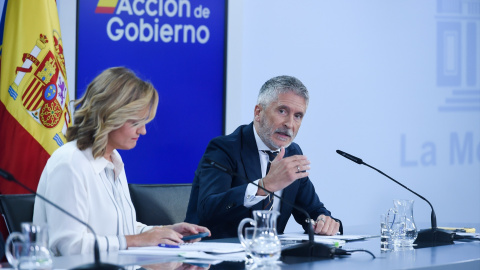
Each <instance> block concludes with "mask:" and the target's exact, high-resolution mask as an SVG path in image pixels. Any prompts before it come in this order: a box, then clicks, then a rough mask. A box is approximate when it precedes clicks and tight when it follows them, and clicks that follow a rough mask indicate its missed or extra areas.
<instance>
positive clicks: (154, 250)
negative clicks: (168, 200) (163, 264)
mask: <svg viewBox="0 0 480 270" xmlns="http://www.w3.org/2000/svg"><path fill="white" fill-rule="evenodd" d="M119 253H121V254H135V255H154V256H155V255H157V256H158V255H170V256H181V257H183V258H187V259H201V260H209V261H210V262H209V263H211V264H215V263H217V262H218V261H243V260H244V259H245V251H244V248H243V246H242V245H241V244H236V243H220V242H195V243H185V244H182V245H179V246H178V247H159V246H150V247H130V248H128V249H127V250H120V251H119Z"/></svg>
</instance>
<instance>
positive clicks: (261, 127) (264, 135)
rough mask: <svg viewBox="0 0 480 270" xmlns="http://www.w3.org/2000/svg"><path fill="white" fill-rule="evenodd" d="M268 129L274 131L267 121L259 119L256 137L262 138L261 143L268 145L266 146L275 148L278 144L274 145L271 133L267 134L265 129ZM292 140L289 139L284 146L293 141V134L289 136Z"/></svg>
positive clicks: (277, 147)
mask: <svg viewBox="0 0 480 270" xmlns="http://www.w3.org/2000/svg"><path fill="white" fill-rule="evenodd" d="M268 130H270V131H273V133H275V131H274V130H273V128H271V127H270V126H269V124H268V123H267V121H266V120H265V119H261V120H260V125H259V129H258V137H260V139H262V141H263V143H264V144H265V145H266V146H268V148H270V149H271V150H277V149H279V148H280V146H278V145H276V144H275V143H274V142H273V140H272V139H270V138H271V135H273V134H269V133H268V132H267V131H268ZM291 138H292V140H291V141H290V143H288V144H287V145H285V146H284V148H287V147H289V146H290V144H292V142H293V139H295V138H294V137H293V135H292V136H291Z"/></svg>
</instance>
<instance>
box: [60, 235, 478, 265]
mask: <svg viewBox="0 0 480 270" xmlns="http://www.w3.org/2000/svg"><path fill="white" fill-rule="evenodd" d="M235 241H238V240H236V239H235V238H230V239H222V240H221V241H219V242H235ZM343 248H344V249H347V250H351V249H367V250H369V251H370V252H372V253H373V254H374V255H375V256H376V259H373V257H372V256H371V255H370V254H368V253H366V252H355V253H353V254H352V255H350V256H342V257H335V258H333V259H320V260H314V261H306V260H305V259H303V258H300V259H298V260H296V261H294V262H293V263H291V262H289V263H281V264H279V265H277V266H275V267H272V268H269V269H296V270H302V269H382V270H385V269H438V270H444V269H445V270H446V269H455V270H462V269H477V270H478V269H480V241H474V242H456V243H455V244H453V245H447V246H438V247H431V248H421V249H411V250H401V251H388V252H381V251H380V239H379V238H371V239H367V240H363V241H355V242H349V243H347V244H345V246H344V247H343ZM101 260H102V262H108V263H114V264H118V265H123V266H126V269H134V268H133V266H134V265H137V266H145V268H147V269H177V267H180V265H181V262H182V258H179V257H168V256H163V257H162V256H151V255H124V254H121V255H119V254H118V253H116V252H113V253H102V254H101ZM53 261H54V269H59V268H61V269H66V268H73V267H76V266H79V265H82V264H86V263H91V262H93V255H92V254H85V255H75V256H61V257H55V258H54V260H53ZM129 266H132V267H129ZM182 267H185V265H183V266H182ZM179 269H185V268H181V267H180V268H179ZM186 269H188V268H186ZM197 269H198V268H197ZM209 269H245V265H244V263H243V262H222V263H220V264H217V265H211V266H210V268H209Z"/></svg>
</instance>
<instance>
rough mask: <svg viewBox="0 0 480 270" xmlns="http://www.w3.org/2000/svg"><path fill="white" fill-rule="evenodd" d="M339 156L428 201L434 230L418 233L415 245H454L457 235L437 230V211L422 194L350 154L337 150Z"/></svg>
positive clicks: (424, 230)
mask: <svg viewBox="0 0 480 270" xmlns="http://www.w3.org/2000/svg"><path fill="white" fill-rule="evenodd" d="M336 152H337V153H338V154H339V155H341V156H343V157H345V158H347V159H350V160H351V161H353V162H355V163H358V164H360V165H365V166H367V167H370V168H371V169H374V170H375V171H377V172H379V173H380V174H382V175H384V176H386V177H387V178H388V179H390V180H392V181H393V182H395V183H397V184H399V185H400V186H402V187H403V188H405V189H406V190H408V191H410V192H412V193H413V194H415V195H417V196H418V197H419V198H420V199H422V200H424V201H426V202H427V203H428V205H430V208H431V209H432V213H431V215H430V222H431V225H432V228H430V229H423V230H420V231H419V232H418V236H417V239H416V240H415V242H414V244H416V245H417V247H419V248H420V247H435V246H443V245H451V244H454V242H453V239H454V238H455V233H452V232H448V231H446V230H442V229H439V228H437V216H436V215H435V211H434V210H433V206H432V204H431V203H430V202H429V201H428V200H427V199H425V198H424V197H423V196H421V195H420V194H418V193H416V192H415V191H413V190H411V189H409V188H408V187H406V186H405V185H403V184H402V183H400V182H398V181H397V180H395V179H393V178H392V177H390V176H388V175H387V174H385V173H384V172H382V171H380V170H379V169H377V168H375V167H373V166H370V165H368V164H367V163H365V162H364V161H363V160H362V159H361V158H358V157H355V156H352V155H350V154H347V153H345V152H343V151H340V150H337V151H336Z"/></svg>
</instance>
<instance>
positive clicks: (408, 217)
mask: <svg viewBox="0 0 480 270" xmlns="http://www.w3.org/2000/svg"><path fill="white" fill-rule="evenodd" d="M393 205H394V207H393V208H391V209H390V210H388V218H387V219H388V226H389V232H390V238H391V240H392V241H393V244H394V246H403V247H405V246H412V245H413V242H414V241H415V239H417V236H418V232H417V227H416V226H415V221H414V220H413V200H393Z"/></svg>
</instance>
